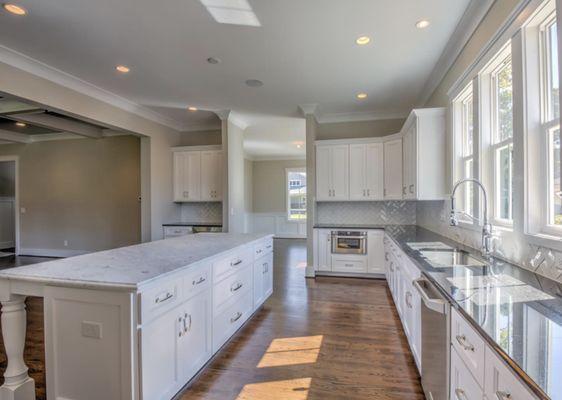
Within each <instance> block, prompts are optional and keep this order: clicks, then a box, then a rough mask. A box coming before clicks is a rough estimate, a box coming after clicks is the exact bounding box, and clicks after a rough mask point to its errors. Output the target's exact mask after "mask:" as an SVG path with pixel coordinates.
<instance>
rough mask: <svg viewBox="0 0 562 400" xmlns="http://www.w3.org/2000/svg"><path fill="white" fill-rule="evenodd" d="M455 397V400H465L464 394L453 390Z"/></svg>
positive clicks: (459, 390) (462, 391)
mask: <svg viewBox="0 0 562 400" xmlns="http://www.w3.org/2000/svg"><path fill="white" fill-rule="evenodd" d="M455 397H456V398H457V400H466V394H465V393H464V390H462V389H455Z"/></svg>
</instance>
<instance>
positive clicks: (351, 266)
mask: <svg viewBox="0 0 562 400" xmlns="http://www.w3.org/2000/svg"><path fill="white" fill-rule="evenodd" d="M344 265H345V266H346V267H350V268H353V264H344Z"/></svg>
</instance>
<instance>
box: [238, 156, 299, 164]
mask: <svg viewBox="0 0 562 400" xmlns="http://www.w3.org/2000/svg"><path fill="white" fill-rule="evenodd" d="M244 158H245V159H246V160H248V161H252V162H256V161H257V162H259V161H296V160H306V155H301V156H295V155H292V156H283V155H278V156H260V155H255V154H245V155H244Z"/></svg>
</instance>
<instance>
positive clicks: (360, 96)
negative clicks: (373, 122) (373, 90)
mask: <svg viewBox="0 0 562 400" xmlns="http://www.w3.org/2000/svg"><path fill="white" fill-rule="evenodd" d="M357 98H358V99H359V100H364V99H366V98H367V93H359V94H358V95H357Z"/></svg>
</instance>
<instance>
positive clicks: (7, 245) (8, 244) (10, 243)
mask: <svg viewBox="0 0 562 400" xmlns="http://www.w3.org/2000/svg"><path fill="white" fill-rule="evenodd" d="M11 247H16V245H15V243H14V241H13V240H12V241H6V242H0V249H9V248H11Z"/></svg>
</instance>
